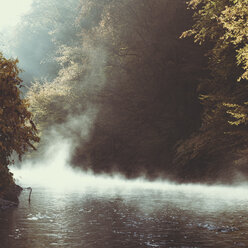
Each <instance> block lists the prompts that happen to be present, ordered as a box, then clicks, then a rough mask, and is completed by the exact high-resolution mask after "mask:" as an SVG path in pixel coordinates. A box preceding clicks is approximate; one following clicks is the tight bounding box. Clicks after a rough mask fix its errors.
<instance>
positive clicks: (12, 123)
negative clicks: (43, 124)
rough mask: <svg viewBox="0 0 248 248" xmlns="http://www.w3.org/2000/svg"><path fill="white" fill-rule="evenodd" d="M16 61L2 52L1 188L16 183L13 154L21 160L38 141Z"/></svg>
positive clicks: (0, 89) (0, 113)
mask: <svg viewBox="0 0 248 248" xmlns="http://www.w3.org/2000/svg"><path fill="white" fill-rule="evenodd" d="M17 63H18V60H12V59H9V60H8V59H6V58H4V57H3V55H2V53H0V189H2V188H5V187H7V186H9V185H10V184H11V183H12V182H13V180H12V175H11V173H10V172H9V170H8V166H9V165H10V164H11V163H12V162H14V161H11V155H12V154H13V153H14V152H15V153H16V154H17V155H18V157H19V159H21V158H22V156H23V154H24V153H25V152H27V151H28V149H29V148H32V149H35V147H34V142H38V141H39V137H38V136H37V130H36V127H35V125H34V123H33V121H32V114H31V113H30V112H29V111H28V102H27V101H26V100H25V99H22V98H21V92H20V87H21V83H22V80H21V79H20V78H19V77H18V74H19V72H20V70H19V69H18V67H17Z"/></svg>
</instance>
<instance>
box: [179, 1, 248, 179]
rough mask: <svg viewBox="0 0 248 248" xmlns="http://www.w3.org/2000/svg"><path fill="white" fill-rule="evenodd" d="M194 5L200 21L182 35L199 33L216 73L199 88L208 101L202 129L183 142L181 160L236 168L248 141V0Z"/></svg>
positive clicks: (202, 99) (211, 73)
mask: <svg viewBox="0 0 248 248" xmlns="http://www.w3.org/2000/svg"><path fill="white" fill-rule="evenodd" d="M189 6H190V7H191V8H193V9H194V11H195V14H194V19H195V24H194V25H193V27H192V29H190V30H188V31H186V32H184V33H183V34H182V37H187V36H193V37H194V40H195V42H197V43H199V44H200V45H204V46H205V47H206V48H207V50H208V52H207V54H206V55H207V56H208V58H209V66H208V68H209V70H210V75H209V77H208V78H207V79H203V80H202V82H201V84H200V85H199V87H198V91H199V98H200V100H201V102H202V104H203V106H204V113H203V116H202V126H201V129H200V130H199V132H198V134H197V133H196V134H194V135H193V136H192V137H191V138H190V139H188V140H186V141H185V142H183V143H181V144H180V145H179V147H178V150H177V151H178V156H177V159H176V161H177V162H178V161H181V163H182V164H185V165H186V164H190V163H196V164H198V168H199V166H200V165H199V164H200V163H204V162H202V161H204V159H205V158H206V156H207V157H208V165H205V166H206V167H209V164H212V167H214V166H215V167H216V168H215V169H216V170H220V168H221V167H222V166H223V165H224V164H225V166H226V169H227V170H228V168H229V167H230V170H232V169H233V165H234V164H236V163H234V162H232V161H234V160H236V159H237V157H238V156H239V155H238V154H241V153H242V154H244V153H243V152H242V151H243V150H245V149H246V146H247V145H246V144H247V140H248V135H247V131H246V128H247V124H248V122H247V121H248V116H247V114H248V105H247V97H248V91H247V87H248V85H247V79H248V77H247V76H248V67H247V65H248V57H247V54H248V45H247V44H248V43H247V42H248V23H247V18H248V2H247V1H245V0H213V1H206V0H191V1H190V2H189ZM200 137H201V138H200ZM210 138H211V139H210ZM203 140H205V141H206V142H202V141H203ZM187 146H188V148H189V147H191V149H188V148H186V147H187ZM183 147H184V148H183ZM193 154H194V155H193ZM205 160H206V159H205ZM221 160H222V161H221ZM244 166H245V165H244ZM210 167H211V165H210ZM213 170H214V169H213ZM216 170H215V174H216Z"/></svg>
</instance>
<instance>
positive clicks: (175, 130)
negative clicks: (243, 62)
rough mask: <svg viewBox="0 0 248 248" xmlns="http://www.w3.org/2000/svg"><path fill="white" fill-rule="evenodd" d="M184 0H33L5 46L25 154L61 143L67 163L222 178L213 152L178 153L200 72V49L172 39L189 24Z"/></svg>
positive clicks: (189, 129) (195, 112)
mask: <svg viewBox="0 0 248 248" xmlns="http://www.w3.org/2000/svg"><path fill="white" fill-rule="evenodd" d="M185 2H186V1H185V0H174V1H170V0H156V1H153V0H146V1H143V2H142V3H140V1H138V0H135V1H131V0H127V1H114V0H112V1H111V0H103V1H99V0H82V1H79V0H70V1H65V2H61V1H59V0H52V1H49V0H45V1H44V0H34V2H33V4H32V7H31V10H30V12H29V13H28V14H27V15H26V16H24V17H23V19H22V22H21V23H20V24H19V26H18V27H17V28H16V30H15V31H14V32H12V33H11V34H10V35H9V38H8V39H10V40H11V42H9V47H8V49H6V51H11V53H10V55H11V56H17V57H18V58H19V60H20V66H21V67H22V68H23V69H24V72H23V74H22V78H23V79H24V84H25V86H26V87H25V88H24V89H23V92H24V94H25V96H26V97H27V99H28V100H29V101H30V110H31V111H32V112H33V114H34V120H35V123H36V124H37V126H38V129H39V130H40V135H41V143H40V144H39V145H38V151H36V152H34V153H32V154H28V156H27V157H26V161H35V160H36V159H41V158H43V157H47V156H49V155H47V154H48V153H47V149H48V148H49V147H51V145H52V146H53V147H54V149H55V150H56V144H58V142H59V141H61V140H66V141H68V142H69V143H70V151H69V154H68V156H66V158H67V160H68V164H71V165H72V166H74V167H78V168H81V169H83V170H84V171H93V172H94V173H98V174H101V173H105V174H106V173H109V174H113V173H119V174H122V175H124V176H126V177H128V178H134V177H138V176H140V175H142V176H145V177H146V178H149V179H154V178H157V177H159V178H167V179H171V180H176V181H180V182H183V181H193V182H197V181H207V182H214V181H225V180H230V179H231V178H232V177H233V176H234V175H235V174H234V173H233V171H232V163H230V165H229V164H228V165H223V164H221V163H220V160H221V157H218V158H216V157H213V158H211V159H210V160H208V161H207V163H206V162H203V161H202V160H203V159H205V158H206V157H208V151H206V153H205V151H204V149H203V150H201V152H200V153H199V154H198V155H197V159H194V160H191V159H190V158H188V157H186V156H184V157H182V156H181V154H180V146H182V144H185V143H184V141H186V142H187V140H188V139H189V140H190V139H191V138H192V137H194V135H195V133H197V132H198V130H199V128H200V127H201V114H202V107H201V105H200V102H199V100H198V90H199V88H198V87H199V84H200V81H201V79H202V78H204V77H206V76H207V75H208V71H207V70H206V63H207V62H206V58H205V57H204V53H205V52H206V50H205V48H204V47H198V46H197V45H195V44H194V43H193V42H192V40H191V39H184V40H182V39H180V38H179V37H180V35H181V34H182V32H183V31H185V30H187V29H189V28H190V26H191V25H192V13H191V12H190V11H189V10H187V8H186V4H185ZM6 39H7V38H6ZM54 134H56V135H54ZM197 137H198V136H197ZM187 144H188V143H187ZM178 147H179V148H178ZM57 149H58V153H59V152H60V149H61V148H60V146H57ZM186 149H187V148H186ZM220 155H222V154H220ZM25 163H29V162H25ZM34 164H35V162H34ZM224 167H225V169H228V170H229V169H230V173H228V175H227V179H226V178H225V177H226V175H225V176H223V174H222V173H221V172H222V169H223V168H224Z"/></svg>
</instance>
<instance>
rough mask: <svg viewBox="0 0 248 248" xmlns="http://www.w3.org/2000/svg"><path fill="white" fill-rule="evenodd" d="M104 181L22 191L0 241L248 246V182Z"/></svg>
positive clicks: (66, 247)
mask: <svg viewBox="0 0 248 248" xmlns="http://www.w3.org/2000/svg"><path fill="white" fill-rule="evenodd" d="M96 181H97V179H96ZM107 182H108V186H106V185H107V183H104V180H102V181H101V183H102V185H100V184H99V182H98V183H97V184H96V185H97V186H94V177H92V183H91V184H90V185H88V186H86V185H85V186H84V188H81V189H80V190H69V191H64V190H61V189H60V190H59V189H55V188H42V187H34V188H33V192H32V195H31V202H30V203H29V202H28V195H29V191H28V190H24V191H23V192H22V194H21V196H20V204H19V207H18V208H14V209H8V210H5V211H2V212H0V248H41V247H44V248H50V247H51V248H53V247H60V248H73V247H80V248H122V247H125V248H127V247H128V248H132V247H133V248H138V247H142V248H143V247H184V248H189V247H225V248H226V247H248V221H247V217H248V194H247V193H248V189H247V188H246V187H224V186H204V185H175V184H170V183H162V182H159V183H156V182H154V183H152V182H151V183H148V182H139V183H137V182H128V181H127V182H124V181H121V180H120V184H118V180H113V183H111V179H110V180H107ZM118 185H119V186H118Z"/></svg>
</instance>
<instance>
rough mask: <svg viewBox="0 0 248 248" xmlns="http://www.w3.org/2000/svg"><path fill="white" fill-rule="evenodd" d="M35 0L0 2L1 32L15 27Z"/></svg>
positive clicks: (1, 0) (0, 0) (7, 0)
mask: <svg viewBox="0 0 248 248" xmlns="http://www.w3.org/2000/svg"><path fill="white" fill-rule="evenodd" d="M32 1H33V0H0V6H1V7H0V30H2V29H3V28H6V27H9V26H14V25H15V24H17V23H18V21H19V20H20V16H21V15H22V14H24V13H25V12H27V11H28V10H29V8H30V5H31V3H32Z"/></svg>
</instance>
